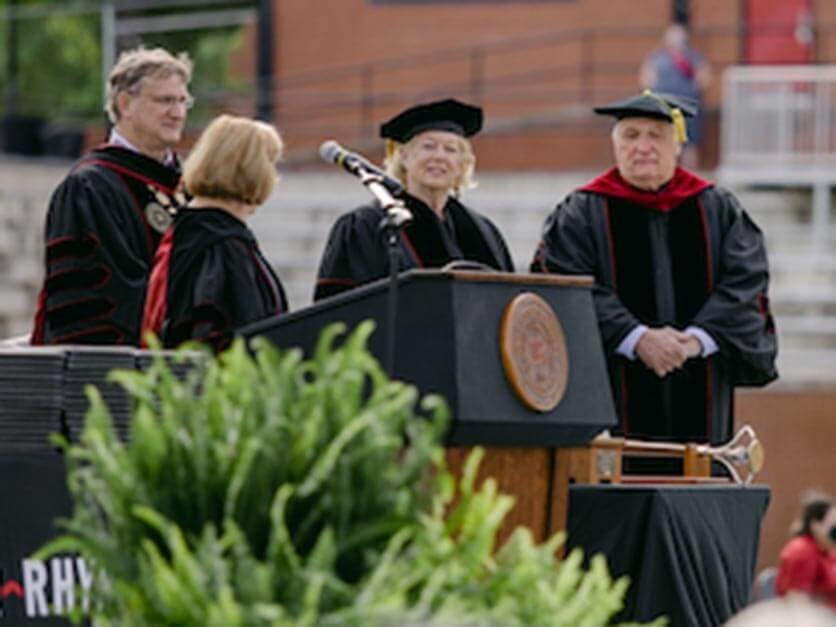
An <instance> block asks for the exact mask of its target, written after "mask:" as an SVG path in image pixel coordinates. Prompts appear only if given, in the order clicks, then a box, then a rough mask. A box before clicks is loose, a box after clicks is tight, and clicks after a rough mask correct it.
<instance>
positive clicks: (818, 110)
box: [722, 65, 836, 175]
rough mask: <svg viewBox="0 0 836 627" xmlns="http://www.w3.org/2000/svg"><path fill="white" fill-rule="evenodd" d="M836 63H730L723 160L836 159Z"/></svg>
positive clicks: (789, 162) (805, 166) (785, 162)
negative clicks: (759, 64)
mask: <svg viewBox="0 0 836 627" xmlns="http://www.w3.org/2000/svg"><path fill="white" fill-rule="evenodd" d="M834 106H836V65H820V66H781V65H779V66H751V67H742V66H737V67H730V68H728V69H727V70H726V72H725V74H724V77H723V127H722V128H723V130H722V163H723V164H724V166H736V165H742V166H757V167H762V166H769V165H775V166H780V167H782V168H784V167H787V166H796V165H797V166H799V170H800V171H801V172H804V173H807V174H808V175H810V174H812V173H813V172H814V170H811V169H810V166H826V167H828V168H829V167H831V166H833V165H834V164H836V124H834V115H836V110H834Z"/></svg>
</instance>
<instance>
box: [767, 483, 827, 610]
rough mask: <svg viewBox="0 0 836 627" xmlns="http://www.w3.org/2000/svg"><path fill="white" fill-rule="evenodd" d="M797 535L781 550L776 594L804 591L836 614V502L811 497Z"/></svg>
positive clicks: (797, 524)
mask: <svg viewBox="0 0 836 627" xmlns="http://www.w3.org/2000/svg"><path fill="white" fill-rule="evenodd" d="M793 535H794V537H793V538H792V539H791V540H790V541H789V542H788V543H787V544H786V545H785V546H784V548H783V549H782V550H781V556H780V560H779V564H778V576H777V579H776V581H775V590H776V592H777V593H778V594H779V595H780V596H784V595H786V594H789V593H793V592H801V593H804V594H806V595H808V596H809V597H810V598H811V599H812V600H814V601H818V602H821V603H824V604H826V605H828V606H830V609H831V610H834V611H836V501H834V500H833V499H832V498H831V497H829V496H826V495H824V494H821V493H811V494H807V495H806V496H805V497H804V499H803V507H802V510H801V515H800V516H799V519H798V520H797V521H796V522H795V524H794V528H793ZM833 621H834V624H836V614H834V615H833Z"/></svg>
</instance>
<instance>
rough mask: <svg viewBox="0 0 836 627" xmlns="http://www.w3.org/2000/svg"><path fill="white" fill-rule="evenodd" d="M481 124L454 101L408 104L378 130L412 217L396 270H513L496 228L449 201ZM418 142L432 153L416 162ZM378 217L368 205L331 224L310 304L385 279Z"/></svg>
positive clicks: (474, 112) (475, 113)
mask: <svg viewBox="0 0 836 627" xmlns="http://www.w3.org/2000/svg"><path fill="white" fill-rule="evenodd" d="M481 127H482V110H481V109H480V108H479V107H474V106H472V105H468V104H465V103H462V102H459V101H457V100H453V99H446V100H441V101H437V102H431V103H425V104H420V105H417V106H414V107H410V108H408V109H406V110H405V111H402V112H400V113H399V114H397V115H396V116H395V117H393V118H392V119H390V120H388V121H387V122H384V123H383V124H382V125H381V127H380V135H381V137H383V138H384V139H385V140H386V141H387V145H388V146H389V152H390V167H391V168H392V169H393V170H395V171H396V173H395V175H396V176H397V177H398V178H399V179H401V182H403V183H404V187H405V191H403V192H402V194H401V195H400V198H401V200H403V202H404V204H405V205H406V208H407V209H409V211H410V212H411V214H412V221H411V222H410V223H409V224H408V225H407V226H406V227H405V228H404V229H403V230H402V231H401V232H400V242H399V251H398V252H399V253H400V254H399V257H400V259H399V262H398V263H399V267H398V269H397V270H398V271H399V272H400V271H404V270H409V269H411V268H441V267H442V266H444V265H446V264H447V263H449V262H451V261H457V260H467V261H472V262H476V263H479V264H481V265H483V266H486V267H487V268H490V269H493V270H499V271H504V272H513V271H514V264H513V261H512V260H511V255H510V253H509V252H508V246H507V245H506V244H505V240H504V239H503V237H502V234H501V233H500V232H499V229H498V228H497V227H496V226H495V225H494V224H493V222H491V221H490V220H489V219H488V218H486V217H485V216H483V215H481V214H479V213H477V212H476V211H473V210H472V209H469V208H467V207H465V206H464V205H463V204H462V203H461V202H459V200H458V199H457V197H456V196H457V193H456V192H457V191H458V188H460V187H462V186H463V181H464V179H466V178H469V176H470V173H469V172H468V173H465V170H467V167H468V166H465V165H464V164H465V163H466V162H468V160H469V159H470V166H469V167H470V168H471V169H472V159H471V158H472V153H471V152H470V151H471V148H470V144H469V143H468V142H467V140H466V138H467V137H470V136H472V135H474V134H476V133H477V132H479V130H480V129H481ZM422 142H428V143H429V145H430V146H431V147H432V148H431V149H434V150H437V152H436V156H435V157H433V156H432V155H430V154H429V153H424V154H422V155H420V156H418V157H415V155H418V154H419V151H420V150H421V148H420V147H416V146H418V145H419V144H420V143H422ZM407 155H410V156H411V157H412V158H411V159H410V156H407ZM408 160H409V166H408V167H407V165H406V163H407V161H408ZM393 163H394V164H396V165H392V164H393ZM430 204H433V205H434V206H432V207H431V206H430ZM383 218H384V211H383V209H382V208H381V205H380V203H378V202H377V201H375V202H372V203H369V204H366V205H363V206H361V207H359V208H357V209H355V210H353V211H351V212H349V213H347V214H345V215H343V216H341V217H340V218H339V219H338V220H337V222H336V223H335V224H334V226H333V227H332V229H331V233H330V234H329V236H328V243H327V244H326V247H325V252H324V253H323V256H322V261H321V263H320V267H319V273H318V276H317V282H316V290H315V292H314V300H319V299H321V298H325V297H327V296H332V295H334V294H337V293H339V292H343V291H345V290H348V289H351V288H353V287H357V286H358V285H363V284H365V283H369V282H371V281H374V280H376V279H381V278H383V277H386V276H388V275H389V250H388V245H387V242H386V239H385V235H384V233H383V232H381V230H380V224H381V222H382V221H383Z"/></svg>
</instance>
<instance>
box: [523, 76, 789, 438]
mask: <svg viewBox="0 0 836 627" xmlns="http://www.w3.org/2000/svg"><path fill="white" fill-rule="evenodd" d="M596 112H598V113H601V114H605V115H613V116H615V117H616V118H617V119H618V122H617V123H616V125H615V127H614V129H613V145H614V149H615V156H616V163H617V166H616V167H615V168H612V169H611V170H609V171H608V172H606V173H604V174H603V175H601V176H599V177H598V178H596V179H595V180H593V181H591V182H590V183H589V184H587V185H585V186H584V187H582V188H581V189H579V190H577V191H575V192H573V193H571V194H569V196H567V197H566V198H565V199H564V200H563V202H561V203H560V204H559V205H558V207H557V209H556V210H555V211H554V213H552V215H551V216H550V217H549V218H548V220H547V221H546V224H545V227H544V230H543V240H542V241H541V243H540V245H539V247H538V249H537V251H536V253H535V256H534V260H533V262H532V264H531V270H532V271H533V272H556V273H564V274H588V275H592V276H594V278H595V281H596V287H595V291H594V301H595V308H596V313H597V316H598V324H599V329H600V332H601V337H602V340H603V345H604V350H605V352H606V357H607V361H608V365H609V371H610V377H611V381H610V382H611V386H612V391H613V395H614V398H615V402H616V408H617V411H618V414H619V418H620V430H621V431H622V432H623V433H624V434H626V435H628V436H632V437H640V438H647V439H659V440H667V441H710V442H712V443H714V444H717V443H721V442H724V441H726V440H728V438H729V437H730V436H731V431H732V422H733V394H734V388H735V387H737V386H761V385H765V384H767V383H769V382H770V381H772V380H773V379H775V378H776V376H777V373H776V370H775V357H776V352H777V343H776V336H775V328H774V324H773V320H772V315H771V313H770V310H769V298H768V290H767V288H768V280H769V268H768V263H767V257H766V251H765V249H764V244H763V237H762V234H761V232H760V230H759V229H758V227H757V226H756V225H755V223H754V222H753V221H752V219H751V218H750V217H749V216H748V214H747V213H746V211H745V210H744V209H743V207H741V205H740V203H739V202H738V201H737V199H736V198H735V197H734V196H733V195H732V194H731V193H730V192H728V191H727V190H724V189H722V188H718V187H716V186H714V185H713V184H711V183H709V182H708V181H705V180H703V179H701V178H699V177H697V176H696V175H694V174H692V173H690V172H688V171H686V170H684V169H681V168H678V167H676V158H677V156H678V155H679V150H680V148H681V142H682V140H683V135H684V130H683V129H684V126H683V125H682V119H683V116H684V115H690V114H693V112H694V108H693V105H692V104H691V103H690V102H688V101H685V100H683V99H681V98H675V97H672V96H669V95H664V94H653V93H649V92H645V93H644V94H642V95H641V96H637V97H633V98H628V99H626V100H624V101H620V102H617V103H614V104H612V105H609V106H606V107H599V108H598V109H596Z"/></svg>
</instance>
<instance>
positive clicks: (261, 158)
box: [183, 114, 284, 205]
mask: <svg viewBox="0 0 836 627" xmlns="http://www.w3.org/2000/svg"><path fill="white" fill-rule="evenodd" d="M283 148H284V144H283V142H282V138H281V137H280V136H279V133H278V131H277V130H276V129H275V128H274V127H273V126H271V125H270V124H266V123H265V122H259V121H256V120H251V119H249V118H243V117H236V116H232V115H225V114H224V115H220V116H218V117H217V118H215V119H214V120H212V123H211V124H209V126H207V127H206V130H205V131H203V134H202V135H201V136H200V139H198V140H197V143H196V144H195V146H194V148H193V149H192V152H191V154H189V157H188V159H186V162H185V163H184V164H183V183H184V184H185V186H186V190H187V191H188V192H189V193H190V194H192V195H193V196H208V197H209V198H223V199H226V200H236V201H239V202H243V203H246V204H249V205H260V204H262V203H263V202H264V201H265V200H267V198H268V197H269V196H270V194H271V193H272V192H273V189H274V188H275V186H276V183H277V182H278V179H279V177H278V175H277V174H276V162H277V161H278V160H279V158H280V157H281V155H282V150H283Z"/></svg>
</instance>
